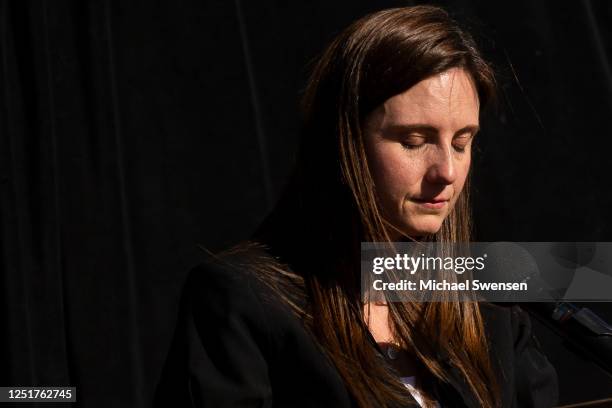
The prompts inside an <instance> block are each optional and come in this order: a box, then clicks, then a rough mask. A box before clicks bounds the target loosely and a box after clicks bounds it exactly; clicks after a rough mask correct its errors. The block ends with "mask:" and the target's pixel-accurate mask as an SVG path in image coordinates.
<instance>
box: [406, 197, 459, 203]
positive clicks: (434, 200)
mask: <svg viewBox="0 0 612 408" xmlns="http://www.w3.org/2000/svg"><path fill="white" fill-rule="evenodd" d="M412 200H413V201H416V202H417V203H433V204H435V203H443V202H444V201H448V200H450V198H443V197H434V198H419V197H414V198H412Z"/></svg>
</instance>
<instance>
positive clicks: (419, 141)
mask: <svg viewBox="0 0 612 408" xmlns="http://www.w3.org/2000/svg"><path fill="white" fill-rule="evenodd" d="M426 141H427V140H426V138H425V137H424V136H409V137H407V138H405V139H404V140H402V141H401V144H402V146H403V147H404V148H406V149H409V150H415V149H418V148H420V147H423V146H424V145H425V142H426Z"/></svg>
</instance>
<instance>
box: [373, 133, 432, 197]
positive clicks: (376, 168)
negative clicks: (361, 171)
mask: <svg viewBox="0 0 612 408" xmlns="http://www.w3.org/2000/svg"><path fill="white" fill-rule="evenodd" d="M371 153H372V154H371V159H372V161H373V163H372V164H371V168H372V172H373V177H374V182H375V184H376V190H377V192H378V194H379V195H380V196H381V198H382V199H383V200H385V199H386V200H388V199H403V197H404V196H406V194H408V193H411V190H413V189H414V188H415V186H416V187H418V186H419V184H420V181H421V179H422V178H423V172H422V171H421V167H423V164H422V163H421V160H419V158H416V157H408V156H409V155H408V154H407V152H406V151H405V150H404V149H403V148H402V147H401V146H397V144H389V145H387V144H380V145H378V146H376V147H374V149H372V151H371Z"/></svg>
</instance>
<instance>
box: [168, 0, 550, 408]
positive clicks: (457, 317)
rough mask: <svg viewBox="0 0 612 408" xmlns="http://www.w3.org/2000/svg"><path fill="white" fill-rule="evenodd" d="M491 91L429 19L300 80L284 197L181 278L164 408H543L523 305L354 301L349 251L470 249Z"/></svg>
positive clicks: (455, 35) (363, 28)
mask: <svg viewBox="0 0 612 408" xmlns="http://www.w3.org/2000/svg"><path fill="white" fill-rule="evenodd" d="M494 88H495V86H494V77H493V73H492V70H491V68H490V67H489V65H488V64H487V63H486V62H485V61H484V60H483V59H482V57H481V56H480V54H479V52H478V50H477V49H476V47H475V45H474V42H473V40H472V39H471V37H470V36H469V35H468V34H467V33H465V32H464V31H462V30H461V29H460V28H459V27H458V26H457V25H456V24H455V22H454V21H452V20H451V19H450V18H449V16H448V15H447V13H446V12H445V11H443V10H442V9H440V8H436V7H428V6H418V7H408V8H399V9H391V10H384V11H381V12H378V13H375V14H372V15H369V16H366V17H364V18H362V19H361V20H359V21H357V22H355V23H354V24H352V25H351V26H350V27H348V28H347V29H346V30H345V31H344V32H342V33H341V34H340V35H339V36H338V37H337V38H336V39H335V40H334V41H333V42H332V43H331V44H330V45H329V46H328V48H327V49H326V50H325V52H324V53H323V55H322V57H321V58H320V60H319V61H318V63H317V64H316V66H315V68H314V71H313V73H312V76H311V78H310V80H309V82H308V86H307V89H306V92H305V96H304V100H303V108H304V126H303V135H302V146H301V149H300V155H299V157H298V165H297V167H296V171H295V172H294V174H293V176H292V178H291V181H290V183H289V185H288V188H287V190H286V192H285V194H284V195H283V197H282V199H281V200H280V202H279V203H278V205H277V207H276V208H275V210H274V211H273V212H272V214H271V215H270V216H269V217H268V218H267V220H266V222H265V223H264V225H263V226H262V227H261V228H260V230H259V231H258V233H257V234H256V236H255V237H254V239H253V243H249V244H243V245H240V246H238V247H237V248H234V249H233V250H231V251H226V252H225V253H224V254H221V255H220V256H215V257H212V259H211V260H210V261H208V262H206V263H204V264H203V265H201V266H199V267H197V268H196V269H195V270H194V271H192V273H191V275H190V277H189V281H188V283H187V289H186V293H185V296H184V297H183V301H182V306H181V317H180V321H179V326H178V329H177V333H176V337H175V341H174V345H173V348H172V350H171V355H170V357H169V359H168V363H167V366H166V369H165V373H164V377H163V379H162V382H161V384H160V387H159V390H158V404H159V405H160V406H162V405H164V404H165V403H167V401H172V403H173V404H174V405H177V404H179V403H178V402H177V401H180V402H182V403H183V404H185V405H187V406H198V407H199V406H206V407H207V406H219V407H225V406H227V407H230V406H232V407H233V406H288V407H298V406H304V407H305V406H313V407H315V406H317V407H319V406H333V407H348V406H359V407H391V406H393V407H399V406H412V405H415V404H417V403H418V404H419V405H421V406H445V407H446V406H450V407H462V406H467V407H497V406H503V407H549V406H552V405H553V404H554V403H555V400H556V395H557V385H556V375H555V372H554V369H553V368H552V366H551V365H550V364H549V363H548V361H547V359H546V358H545V357H544V356H543V355H542V353H541V352H540V351H539V349H538V347H537V345H536V343H535V342H534V339H533V338H532V335H531V332H530V323H529V319H528V317H527V316H526V314H525V313H524V312H523V311H522V310H520V308H518V307H516V306H514V307H502V306H494V305H490V304H477V303H473V302H459V301H458V299H456V298H453V297H452V296H451V295H450V294H449V295H448V298H447V299H445V301H444V302H435V303H408V302H405V303H399V302H382V303H371V302H366V303H365V304H364V303H363V302H362V298H361V296H360V276H359V271H360V267H359V262H360V253H359V251H360V242H362V241H376V242H392V241H402V240H417V241H436V242H441V243H452V242H465V241H469V239H470V211H469V203H468V201H469V197H468V193H469V169H470V158H471V152H470V151H471V146H472V143H473V138H474V136H475V134H476V132H477V131H478V126H479V120H478V119H479V113H480V109H481V106H484V105H485V104H486V103H487V102H489V101H490V100H491V99H492V97H493V94H494Z"/></svg>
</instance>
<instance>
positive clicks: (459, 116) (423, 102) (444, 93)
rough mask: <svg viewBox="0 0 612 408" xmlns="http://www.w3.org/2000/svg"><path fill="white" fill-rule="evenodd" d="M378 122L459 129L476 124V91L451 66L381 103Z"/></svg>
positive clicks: (469, 81) (459, 70) (462, 75)
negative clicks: (381, 118)
mask: <svg viewBox="0 0 612 408" xmlns="http://www.w3.org/2000/svg"><path fill="white" fill-rule="evenodd" d="M381 108H382V112H381V113H384V118H383V123H382V125H383V126H385V125H388V124H411V123H420V124H429V125H432V126H436V127H439V128H446V127H451V128H461V127H464V126H466V125H468V124H469V125H476V124H478V113H479V101H478V93H477V91H476V87H475V86H474V82H473V81H472V79H471V77H470V76H469V75H468V74H467V73H466V72H465V71H464V70H462V69H458V68H454V69H450V70H448V71H445V72H443V73H441V74H438V75H435V76H432V77H429V78H427V79H424V80H423V81H421V82H419V83H417V84H416V85H414V86H413V87H412V88H410V89H408V90H407V91H405V92H403V93H401V94H398V95H395V96H393V97H391V98H389V99H387V100H386V101H385V102H384V103H383V105H382V106H381Z"/></svg>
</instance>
